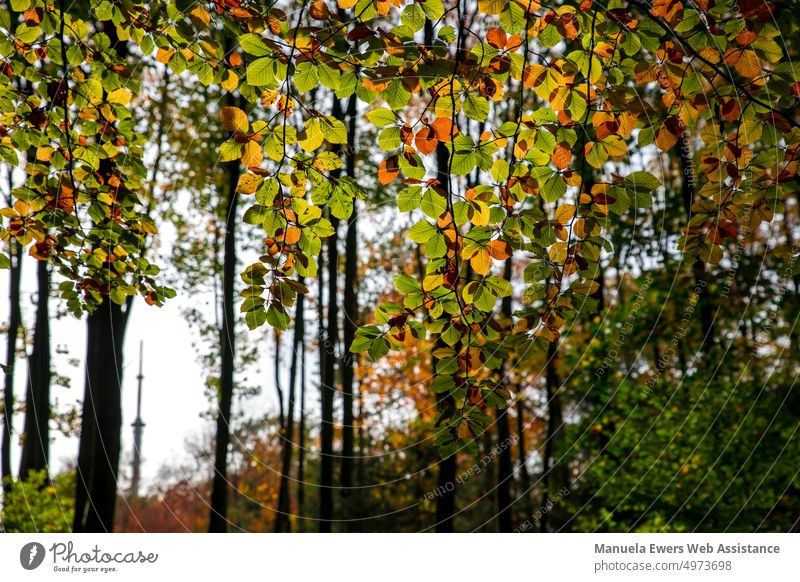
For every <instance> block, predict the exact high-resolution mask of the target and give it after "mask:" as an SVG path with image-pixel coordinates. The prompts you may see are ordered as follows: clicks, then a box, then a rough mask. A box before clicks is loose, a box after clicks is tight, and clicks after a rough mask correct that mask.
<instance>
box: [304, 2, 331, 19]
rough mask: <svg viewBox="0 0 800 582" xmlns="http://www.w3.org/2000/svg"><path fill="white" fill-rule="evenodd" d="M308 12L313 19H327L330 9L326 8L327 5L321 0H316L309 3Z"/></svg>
mask: <svg viewBox="0 0 800 582" xmlns="http://www.w3.org/2000/svg"><path fill="white" fill-rule="evenodd" d="M308 13H309V15H310V16H311V18H313V19H314V20H327V19H328V17H329V16H330V15H331V11H330V10H328V5H327V4H325V2H323V1H322V0H317V1H316V2H314V3H313V4H312V5H311V9H310V10H309V11H308Z"/></svg>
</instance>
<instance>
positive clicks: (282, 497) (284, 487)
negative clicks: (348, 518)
mask: <svg viewBox="0 0 800 582" xmlns="http://www.w3.org/2000/svg"><path fill="white" fill-rule="evenodd" d="M302 282H303V280H302V278H301V279H300V283H302ZM304 300H305V296H304V295H303V294H299V295H298V296H297V305H296V306H295V320H294V342H293V344H292V357H291V368H290V370H289V400H288V402H287V407H286V425H285V426H284V428H283V430H282V432H283V440H282V444H281V447H282V448H281V484H280V488H279V490H278V514H277V515H276V516H275V531H276V532H289V531H291V523H290V522H289V514H290V512H291V499H290V495H289V487H290V479H289V477H290V475H291V471H292V449H293V447H294V406H295V384H296V383H297V353H298V352H299V351H300V349H301V346H302V345H303V335H304V329H303V327H304V326H303V323H304V322H303V320H304V317H305V316H304V314H303V303H304Z"/></svg>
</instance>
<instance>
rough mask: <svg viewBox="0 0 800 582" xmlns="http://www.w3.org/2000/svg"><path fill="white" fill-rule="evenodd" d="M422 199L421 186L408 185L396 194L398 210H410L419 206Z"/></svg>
mask: <svg viewBox="0 0 800 582" xmlns="http://www.w3.org/2000/svg"><path fill="white" fill-rule="evenodd" d="M421 201H422V188H420V187H419V186H409V187H408V188H405V189H403V190H401V191H400V193H399V194H398V195H397V207H398V208H399V209H400V212H411V211H412V210H416V209H417V208H419V205H420V202H421Z"/></svg>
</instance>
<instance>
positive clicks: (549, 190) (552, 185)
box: [542, 174, 567, 202]
mask: <svg viewBox="0 0 800 582" xmlns="http://www.w3.org/2000/svg"><path fill="white" fill-rule="evenodd" d="M566 192H567V183H566V181H565V180H564V177H563V176H562V175H561V174H553V175H552V176H550V177H549V178H548V179H547V180H546V181H545V183H544V184H543V185H542V198H544V200H545V202H555V201H556V200H558V199H559V198H561V197H562V196H563V195H564V194H565V193H566Z"/></svg>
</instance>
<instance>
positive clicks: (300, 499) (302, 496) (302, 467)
mask: <svg viewBox="0 0 800 582" xmlns="http://www.w3.org/2000/svg"><path fill="white" fill-rule="evenodd" d="M303 326H304V327H305V323H304V324H303ZM299 432H300V435H299V438H298V439H297V447H298V452H297V515H298V516H299V517H300V518H301V519H302V518H303V517H304V516H305V513H304V510H305V502H306V490H305V472H306V346H305V344H301V346H300V431H299Z"/></svg>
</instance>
